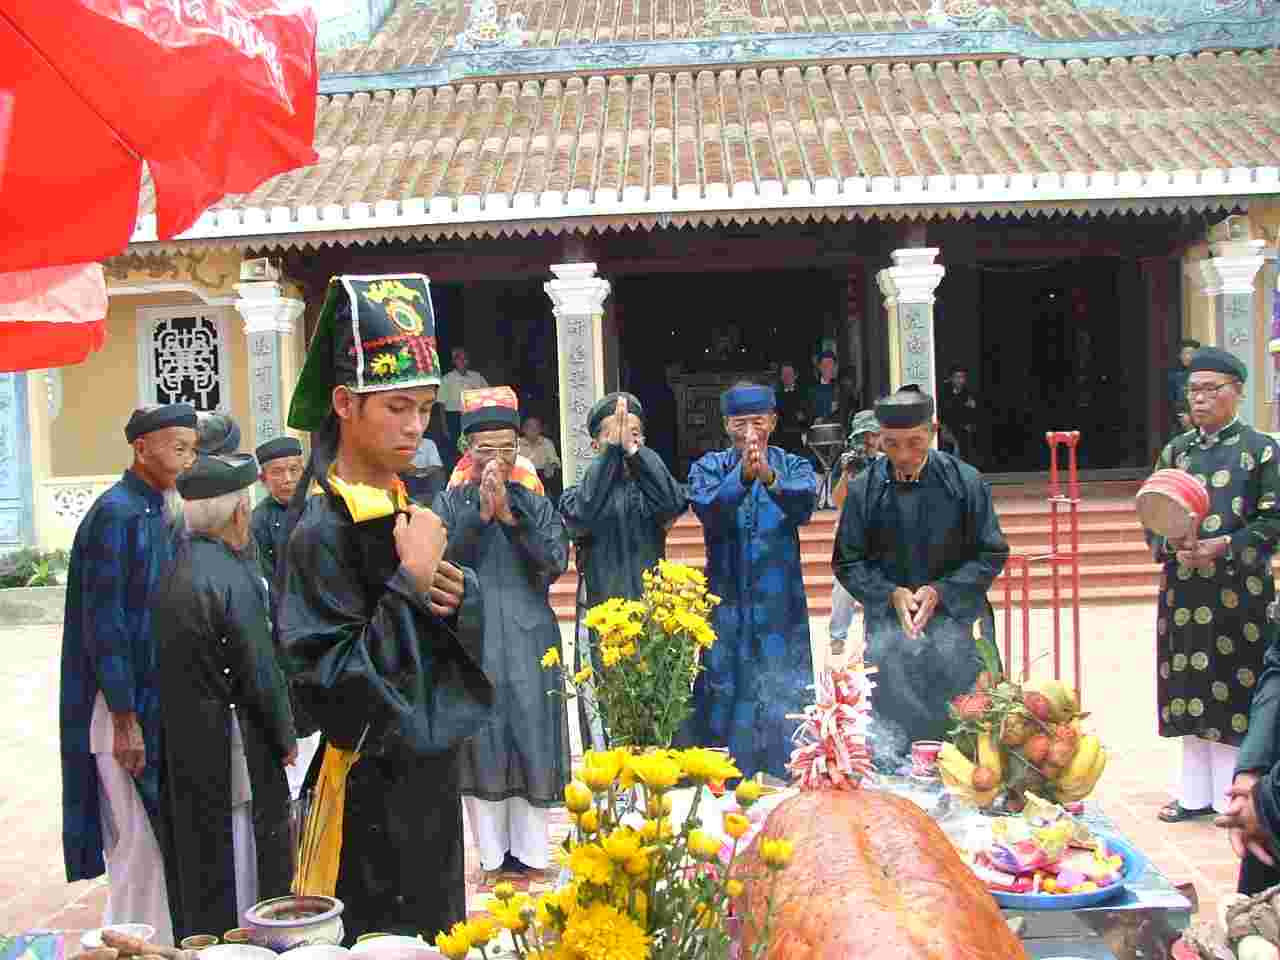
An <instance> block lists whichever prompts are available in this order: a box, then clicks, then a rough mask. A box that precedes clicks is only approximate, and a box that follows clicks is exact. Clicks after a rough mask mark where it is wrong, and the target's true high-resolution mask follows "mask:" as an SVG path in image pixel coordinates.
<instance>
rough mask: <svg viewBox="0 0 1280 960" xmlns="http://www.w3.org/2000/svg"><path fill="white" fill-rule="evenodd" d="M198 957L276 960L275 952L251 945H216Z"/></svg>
mask: <svg viewBox="0 0 1280 960" xmlns="http://www.w3.org/2000/svg"><path fill="white" fill-rule="evenodd" d="M196 955H197V956H198V957H199V958H200V960H276V954H275V951H273V950H268V949H267V948H266V947H255V946H254V945H253V944H251V943H215V944H214V945H213V946H212V947H205V948H204V949H203V950H201V951H200V952H199V953H198V954H196Z"/></svg>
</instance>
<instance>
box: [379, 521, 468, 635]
mask: <svg viewBox="0 0 1280 960" xmlns="http://www.w3.org/2000/svg"><path fill="white" fill-rule="evenodd" d="M395 539H396V553H398V554H399V555H400V564H401V566H403V567H404V569H405V572H406V573H407V574H408V575H409V577H410V579H412V580H413V583H414V586H416V587H417V588H418V592H419V593H421V594H423V595H424V596H425V597H426V598H427V606H428V607H429V609H430V610H431V612H432V613H434V614H435V615H436V616H437V617H450V616H452V615H453V614H454V613H456V612H457V610H458V607H460V606H461V605H462V597H463V594H464V593H465V592H466V581H465V579H464V578H463V575H462V570H461V568H459V567H456V566H454V565H453V564H452V563H450V562H449V561H448V560H445V559H444V549H445V546H446V545H447V544H448V540H449V532H448V530H447V529H445V525H444V521H442V520H441V519H440V518H439V517H438V516H437V515H436V514H434V513H432V512H431V511H430V510H428V509H426V507H420V506H418V505H417V504H416V503H415V504H410V506H409V510H408V512H407V513H402V514H399V515H398V516H397V517H396V526H395Z"/></svg>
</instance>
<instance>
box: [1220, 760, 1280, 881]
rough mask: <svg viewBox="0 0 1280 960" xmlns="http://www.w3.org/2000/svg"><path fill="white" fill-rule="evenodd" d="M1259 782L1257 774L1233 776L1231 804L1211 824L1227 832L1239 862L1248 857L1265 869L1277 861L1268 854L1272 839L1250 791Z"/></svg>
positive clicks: (1228, 794)
mask: <svg viewBox="0 0 1280 960" xmlns="http://www.w3.org/2000/svg"><path fill="white" fill-rule="evenodd" d="M1259 779H1261V778H1260V777H1259V776H1258V774H1256V773H1239V774H1236V778H1235V781H1234V782H1233V783H1232V784H1231V787H1230V788H1229V789H1228V790H1227V797H1228V799H1229V801H1230V802H1229V803H1228V805H1227V811H1226V813H1224V814H1222V816H1220V817H1216V818H1215V819H1214V821H1213V823H1214V826H1217V827H1221V828H1222V829H1224V830H1226V831H1227V834H1228V836H1229V837H1230V838H1231V849H1232V850H1234V851H1235V853H1236V856H1238V857H1240V859H1242V860H1243V859H1244V857H1245V856H1246V855H1249V854H1251V855H1253V856H1254V857H1256V858H1257V859H1259V860H1261V861H1262V862H1263V863H1265V864H1266V865H1267V866H1269V867H1273V866H1275V864H1276V859H1275V857H1274V856H1273V855H1272V853H1271V839H1270V836H1269V834H1268V832H1267V828H1266V827H1265V826H1263V824H1262V821H1261V820H1260V819H1259V817H1258V810H1257V806H1256V805H1255V804H1254V802H1253V788H1254V787H1255V786H1256V785H1257V783H1258V780H1259Z"/></svg>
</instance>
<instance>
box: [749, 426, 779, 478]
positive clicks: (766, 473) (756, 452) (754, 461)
mask: <svg viewBox="0 0 1280 960" xmlns="http://www.w3.org/2000/svg"><path fill="white" fill-rule="evenodd" d="M766 449H767V448H766V447H765V445H764V441H763V440H762V439H761V437H760V434H759V433H757V432H756V431H755V429H752V430H750V431H748V432H747V445H746V447H744V448H743V451H742V482H743V483H744V484H745V485H747V486H750V485H751V482H752V481H753V480H759V481H760V482H761V483H763V484H764V485H765V486H766V487H771V486H773V481H774V480H775V479H777V478H776V475H775V474H774V472H773V468H772V467H771V466H769V458H768V455H767V453H766Z"/></svg>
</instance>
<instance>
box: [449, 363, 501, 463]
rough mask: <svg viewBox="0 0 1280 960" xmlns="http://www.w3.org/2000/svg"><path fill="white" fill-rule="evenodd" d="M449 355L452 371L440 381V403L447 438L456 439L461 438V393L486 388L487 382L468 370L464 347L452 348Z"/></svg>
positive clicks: (473, 371)
mask: <svg viewBox="0 0 1280 960" xmlns="http://www.w3.org/2000/svg"><path fill="white" fill-rule="evenodd" d="M449 355H450V356H451V357H452V358H453V369H452V370H450V371H449V372H448V373H446V374H445V375H444V378H443V379H442V380H441V381H440V402H442V403H443V404H444V408H445V411H446V413H447V417H448V422H449V436H450V437H454V438H456V437H460V436H462V391H463V390H478V389H479V388H481V387H487V386H488V385H489V381H488V380H486V379H485V378H484V377H482V376H481V375H480V374H479V373H477V372H476V371H475V370H471V369H469V367H468V362H469V358H468V357H467V348H466V347H454V348H453V350H452V351H451V352H450V354H449ZM441 454H442V455H443V451H441Z"/></svg>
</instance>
